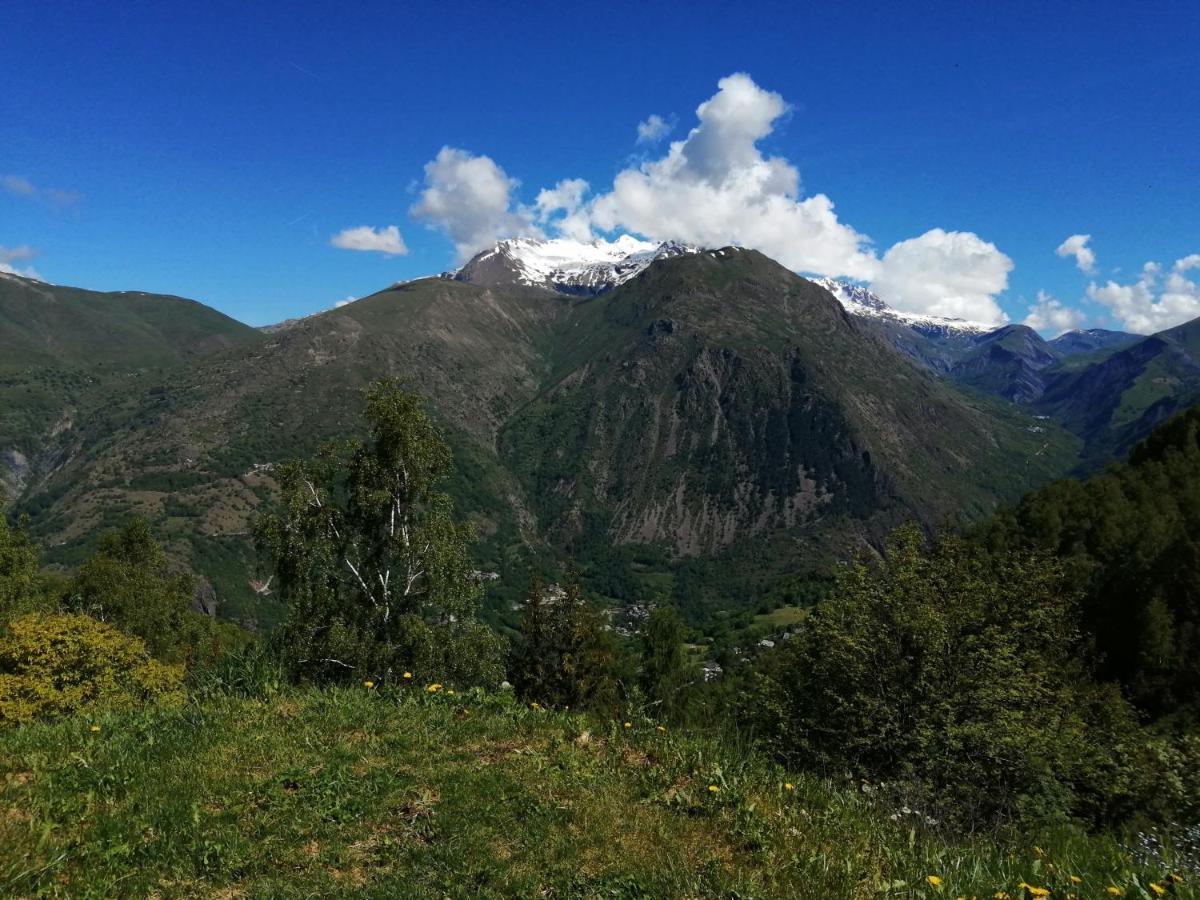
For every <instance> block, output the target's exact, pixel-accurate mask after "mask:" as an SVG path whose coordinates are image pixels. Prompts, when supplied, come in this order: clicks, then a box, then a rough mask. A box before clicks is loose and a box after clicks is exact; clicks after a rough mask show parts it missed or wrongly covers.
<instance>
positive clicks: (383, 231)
mask: <svg viewBox="0 0 1200 900" xmlns="http://www.w3.org/2000/svg"><path fill="white" fill-rule="evenodd" d="M329 243H331V244H332V245H333V246H335V247H340V248H341V249H342V250H361V251H363V252H364V253H372V252H373V253H382V254H384V255H385V256H403V255H404V254H405V253H407V252H408V247H406V246H405V245H404V238H402V237H401V236H400V229H399V228H397V227H396V226H395V225H388V226H387V227H385V228H372V227H371V226H370V225H360V226H359V227H358V228H346V229H343V230H342V231H339V232H338V233H337V234H335V235H334V236H333V237H331V238H330V239H329Z"/></svg>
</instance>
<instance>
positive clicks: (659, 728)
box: [654, 725, 667, 731]
mask: <svg viewBox="0 0 1200 900" xmlns="http://www.w3.org/2000/svg"><path fill="white" fill-rule="evenodd" d="M654 730H655V731H666V730H667V729H665V728H663V726H661V725H656V726H654Z"/></svg>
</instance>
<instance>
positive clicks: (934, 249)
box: [871, 228, 1013, 325]
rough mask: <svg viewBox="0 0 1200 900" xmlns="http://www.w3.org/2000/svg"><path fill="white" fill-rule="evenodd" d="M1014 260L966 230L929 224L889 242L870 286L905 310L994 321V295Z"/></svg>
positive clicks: (998, 316) (998, 315)
mask: <svg viewBox="0 0 1200 900" xmlns="http://www.w3.org/2000/svg"><path fill="white" fill-rule="evenodd" d="M1012 269H1013V262H1012V260H1011V259H1009V258H1008V257H1007V256H1005V255H1004V254H1003V253H1001V252H1000V250H998V249H997V248H996V245H995V244H991V243H988V242H987V241H985V240H983V239H982V238H980V237H979V236H978V235H976V234H972V233H971V232H969V231H943V230H942V229H941V228H934V229H932V230H930V231H927V232H925V233H924V234H923V235H921V236H920V237H915V238H909V239H908V240H906V241H900V242H899V243H897V244H895V245H893V246H892V247H891V249H889V250H888V251H887V253H885V254H884V255H883V259H882V260H881V261H880V266H879V273H878V275H877V276H876V277H875V278H874V279H873V280H872V282H871V287H872V289H873V290H875V291H876V293H878V294H879V295H880V296H881V297H883V298H884V299H885V300H886V301H887V302H888V303H889V304H891V305H892V306H894V307H895V308H896V309H899V310H903V311H904V312H916V313H925V314H929V315H936V316H950V317H953V318H958V319H968V320H971V321H973V322H982V323H984V324H989V325H991V324H995V325H999V324H1002V323H1003V322H1005V321H1007V318H1008V317H1007V316H1005V315H1004V313H1003V312H1002V311H1001V309H1000V307H999V306H998V305H997V304H996V301H995V295H996V294H998V293H1000V292H1001V291H1003V290H1005V289H1006V288H1007V287H1008V273H1009V272H1011V271H1012Z"/></svg>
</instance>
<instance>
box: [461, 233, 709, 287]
mask: <svg viewBox="0 0 1200 900" xmlns="http://www.w3.org/2000/svg"><path fill="white" fill-rule="evenodd" d="M698 252H700V250H699V248H697V247H691V246H688V245H686V244H679V243H676V242H674V241H665V242H663V243H661V244H656V243H653V242H651V241H642V240H638V239H637V238H635V237H631V236H630V235H622V236H621V237H619V238H617V239H616V240H615V241H605V240H596V241H590V242H585V241H573V240H569V239H567V238H553V239H551V240H538V239H535V238H509V239H507V240H503V241H497V242H496V244H495V245H494V246H492V247H491V248H490V249H488V250H484V251H483V252H482V253H479V254H477V255H475V256H474V257H472V258H471V260H470V261H469V262H467V264H466V265H464V266H463V267H462V268H461V269H459V270H458V271H457V272H455V273H454V274H453V277H454V278H455V279H457V280H459V281H470V282H473V283H476V284H500V283H509V284H513V283H515V284H525V285H530V286H532V287H541V288H547V289H549V290H554V291H559V292H562V293H566V294H582V295H592V294H599V293H602V292H604V291H607V290H610V289H612V288H614V287H616V286H617V285H619V284H624V283H625V282H626V281H628V280H629V279H631V278H635V277H636V276H638V275H639V274H641V273H642V272H643V271H644V270H645V269H646V267H647V266H649V265H650V264H651V263H652V262H654V261H655V260H656V259H664V258H666V257H672V256H682V255H684V254H686V253H698Z"/></svg>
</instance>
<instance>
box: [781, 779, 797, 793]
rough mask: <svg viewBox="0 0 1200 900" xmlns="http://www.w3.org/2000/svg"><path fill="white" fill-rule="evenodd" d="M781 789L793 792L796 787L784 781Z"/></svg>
mask: <svg viewBox="0 0 1200 900" xmlns="http://www.w3.org/2000/svg"><path fill="white" fill-rule="evenodd" d="M783 789H784V790H785V791H794V790H795V789H796V786H795V785H794V784H792V783H791V782H790V781H785V782H784V783H783Z"/></svg>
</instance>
